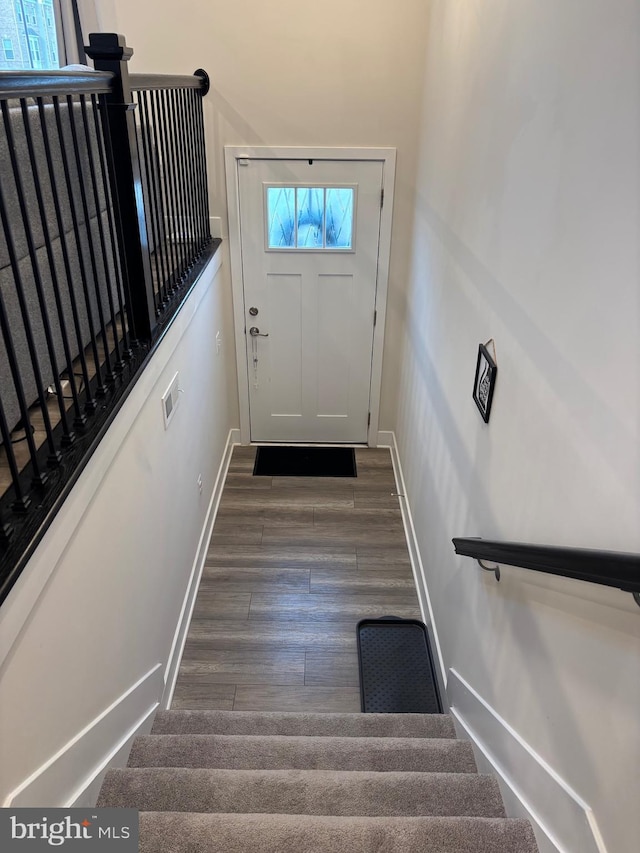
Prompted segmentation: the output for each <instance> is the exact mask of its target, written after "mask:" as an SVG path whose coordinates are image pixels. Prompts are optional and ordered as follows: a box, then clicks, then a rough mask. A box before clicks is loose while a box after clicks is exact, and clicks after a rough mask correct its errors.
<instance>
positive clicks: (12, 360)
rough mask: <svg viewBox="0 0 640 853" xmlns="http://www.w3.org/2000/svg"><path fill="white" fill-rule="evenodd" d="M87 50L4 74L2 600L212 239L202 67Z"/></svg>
mask: <svg viewBox="0 0 640 853" xmlns="http://www.w3.org/2000/svg"><path fill="white" fill-rule="evenodd" d="M87 54H88V55H89V56H91V57H92V58H93V60H94V63H95V66H96V71H93V72H92V71H87V72H84V71H73V72H67V71H46V72H38V71H29V72H24V73H22V72H21V73H16V72H0V601H2V600H3V599H4V597H5V596H6V595H7V593H8V592H9V590H10V588H11V586H12V585H13V583H15V580H16V578H17V577H18V575H19V572H20V571H21V569H22V568H23V567H24V565H25V563H26V561H27V559H28V557H29V556H30V554H31V553H32V552H33V549H34V547H35V545H36V544H37V542H38V541H39V539H40V537H41V535H42V533H43V532H44V530H45V529H46V526H47V524H48V522H49V521H50V520H51V519H52V518H53V515H54V514H55V512H56V511H57V509H58V508H59V507H60V505H61V504H62V502H63V500H64V497H65V496H66V494H67V493H68V491H69V489H70V488H71V486H72V484H73V482H75V479H76V478H77V477H78V475H79V473H80V471H81V470H82V468H83V467H84V465H85V464H86V462H87V460H88V459H89V457H90V455H91V453H92V452H93V450H94V449H95V447H96V446H97V444H98V442H99V440H100V438H101V437H102V435H103V434H104V432H105V430H106V428H107V427H108V424H109V422H110V420H111V419H112V418H113V417H114V416H115V413H116V411H117V409H118V407H119V405H120V404H121V402H122V400H123V399H124V397H125V396H126V394H127V393H128V391H129V390H130V388H131V387H132V385H133V383H134V382H135V380H136V378H137V376H138V375H139V373H140V370H141V369H142V367H143V365H144V363H145V362H146V360H147V359H148V357H149V355H150V353H151V352H152V350H153V348H154V346H155V345H156V344H157V343H158V341H159V339H160V337H161V335H162V333H163V331H164V329H166V327H167V325H168V323H169V322H170V320H171V318H172V317H173V316H174V315H175V313H176V311H177V310H178V309H179V307H180V305H181V304H182V303H183V302H184V299H185V298H186V296H187V295H188V293H189V290H190V288H191V287H192V286H193V285H194V283H195V281H196V280H197V277H198V275H199V273H200V271H201V270H202V268H203V267H204V265H205V264H206V262H207V260H208V259H209V258H210V256H211V254H212V253H213V251H215V248H216V241H212V239H211V235H210V230H209V210H208V201H207V177H206V167H205V148H204V124H203V111H202V95H204V94H206V91H208V86H209V82H208V77H207V75H206V74H205V72H198V73H197V75H193V76H190V77H174V76H163V75H154V76H153V77H149V76H147V75H144V76H142V75H139V76H138V77H137V78H136V77H135V76H130V75H129V73H128V61H129V59H130V58H131V55H132V50H131V49H130V48H128V47H127V46H126V42H125V40H124V38H123V37H122V36H118V35H116V34H110V33H107V34H104V33H102V34H93V35H92V36H90V46H89V47H88V48H87ZM133 90H134V91H135V95H134V91H133Z"/></svg>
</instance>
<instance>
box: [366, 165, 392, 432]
mask: <svg viewBox="0 0 640 853" xmlns="http://www.w3.org/2000/svg"><path fill="white" fill-rule="evenodd" d="M383 150H386V151H387V152H388V153H387V155H386V156H385V157H384V163H383V166H382V189H383V191H384V204H383V206H382V210H381V212H380V236H379V238H378V281H377V284H376V306H375V310H376V312H377V313H376V325H375V326H374V329H373V350H372V353H371V390H370V392H369V410H370V412H371V421H370V423H369V431H368V433H367V440H368V443H369V446H370V447H375V446H376V444H377V436H378V424H379V423H380V398H381V395H382V358H383V354H384V333H385V326H386V320H387V293H388V290H389V264H390V262H391V226H392V220H393V202H394V198H395V182H396V150H395V148H389V149H383Z"/></svg>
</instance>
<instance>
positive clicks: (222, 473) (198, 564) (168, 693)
mask: <svg viewBox="0 0 640 853" xmlns="http://www.w3.org/2000/svg"><path fill="white" fill-rule="evenodd" d="M235 433H237V430H233V429H232V430H229V435H228V436H227V443H226V445H225V450H224V453H223V455H222V459H221V460H220V467H219V468H218V475H217V477H216V482H215V484H214V487H213V491H212V493H211V500H210V501H209V507H208V509H207V514H206V517H205V521H204V526H203V528H202V533H201V534H200V540H199V542H198V548H197V550H196V556H195V559H194V561H193V567H192V569H191V576H190V578H189V583H188V585H187V590H186V592H185V596H184V601H183V603H182V610H181V611H180V618H179V619H178V625H177V627H176V631H175V634H174V637H173V643H172V644H171V653H170V654H169V660H168V661H167V666H166V668H165V676H164V681H165V688H164V693H163V694H162V699H161V700H160V707H161V709H162V710H166V709H167V708H170V707H171V702H172V700H173V693H174V690H175V687H176V681H177V680H178V671H179V669H180V661H181V660H182V654H183V652H184V646H185V643H186V642H187V634H188V631H189V624H190V623H191V617H192V615H193V608H194V607H195V603H196V596H197V594H198V587H199V586H200V578H201V577H202V571H203V569H204V563H205V560H206V557H207V550H208V548H209V540H210V539H211V532H212V530H213V525H214V523H215V520H216V515H217V514H218V507H219V505H220V498H221V497H222V491H223V489H224V481H225V479H226V476H227V471H228V470H229V463H230V462H231V454H232V453H233V447H234V441H233V436H234V434H235ZM235 443H237V442H235Z"/></svg>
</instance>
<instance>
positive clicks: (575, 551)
mask: <svg viewBox="0 0 640 853" xmlns="http://www.w3.org/2000/svg"><path fill="white" fill-rule="evenodd" d="M453 546H454V548H455V552H456V554H460V555H461V556H463V557H472V558H473V559H475V560H477V561H478V562H479V563H480V565H481V567H482V568H483V569H486V570H487V571H492V572H494V573H495V575H496V579H497V580H500V570H499V565H497V566H491V567H489V566H486V565H484V561H485V560H491V561H492V562H494V563H497V564H502V565H507V566H518V567H520V568H523V569H531V570H533V571H536V572H544V573H545V574H551V575H559V576H561V577H566V578H573V579H574V580H582V581H589V582H590V583H596V584H601V585H603V586H611V587H615V588H616V589H621V590H623V591H624V592H630V593H631V594H632V595H633V597H634V599H635V600H636V602H637V603H638V604H640V554H629V553H624V552H621V551H600V550H594V549H589V548H567V547H561V546H553V545H531V544H527V543H525V542H504V541H498V540H492V539H474V538H456V539H454V540H453Z"/></svg>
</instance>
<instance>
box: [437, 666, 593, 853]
mask: <svg viewBox="0 0 640 853" xmlns="http://www.w3.org/2000/svg"><path fill="white" fill-rule="evenodd" d="M449 675H450V677H449V699H450V702H451V713H452V715H453V717H454V719H455V720H456V722H457V723H458V724H459V726H460V727H461V729H462V732H463V733H464V735H466V736H467V737H468V738H469V739H470V740H471V743H472V745H473V746H474V748H475V752H476V761H477V763H478V769H479V770H480V771H481V772H483V771H484V772H491V773H495V774H496V776H497V777H498V781H499V783H500V788H501V791H502V795H503V799H504V802H505V807H506V809H507V813H508V814H509V815H511V816H522V817H526V818H528V819H529V820H530V821H531V823H532V824H533V827H534V832H535V834H536V840H537V841H538V847H539V850H540V853H576V852H577V851H580V853H607V848H606V847H605V845H604V842H603V840H602V836H601V834H600V830H599V829H598V825H597V821H596V818H595V815H594V813H593V811H592V809H591V808H590V806H589V805H588V804H587V803H585V801H584V800H583V799H582V798H581V797H580V796H579V795H578V794H577V793H576V792H575V791H574V790H573V788H571V786H570V785H569V784H568V783H567V782H566V781H565V780H564V779H563V778H562V777H561V776H560V775H559V774H558V773H557V772H556V771H555V770H554V769H553V768H552V767H551V766H550V765H549V764H548V763H547V762H546V761H545V760H544V759H543V758H542V757H541V756H540V755H538V753H537V752H536V751H535V750H534V749H533V748H532V747H531V746H530V745H529V744H528V743H527V742H526V741H525V740H524V739H523V738H522V737H521V736H520V735H519V734H518V732H516V731H515V729H513V728H512V727H511V726H510V725H509V723H507V721H506V720H505V719H504V718H503V717H501V716H500V714H498V712H497V711H496V710H495V709H494V708H492V707H491V705H489V703H488V702H487V701H486V700H485V699H483V697H482V696H480V694H479V693H478V692H477V691H476V690H475V689H474V688H473V687H472V686H471V685H470V684H469V683H468V682H467V681H466V680H465V679H464V678H463V677H462V675H460V673H459V672H457V670H455V669H450V670H449ZM515 780H518V781H517V782H516V781H515ZM542 815H546V817H545V818H543V817H542ZM550 815H552V820H551V819H550V818H549V816H550Z"/></svg>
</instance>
